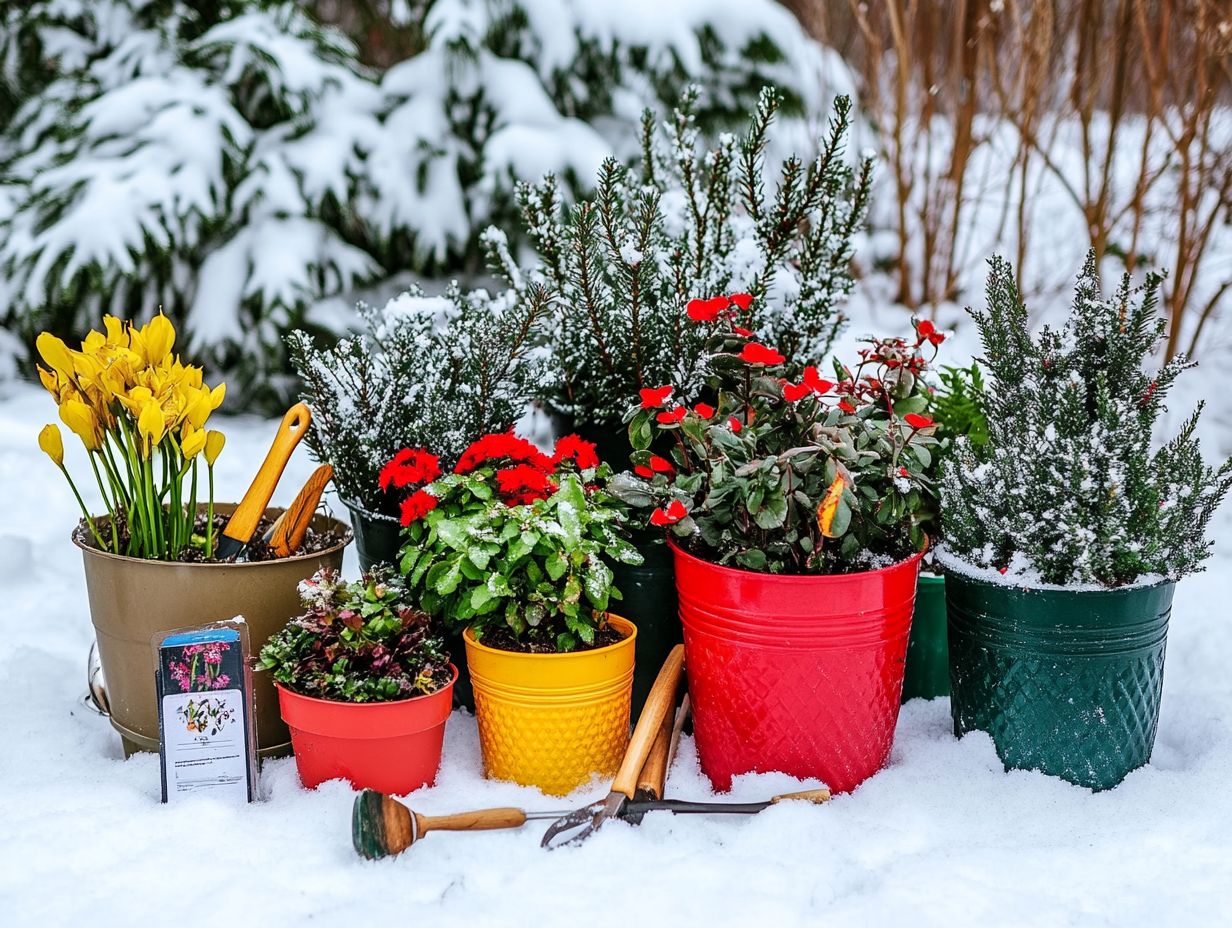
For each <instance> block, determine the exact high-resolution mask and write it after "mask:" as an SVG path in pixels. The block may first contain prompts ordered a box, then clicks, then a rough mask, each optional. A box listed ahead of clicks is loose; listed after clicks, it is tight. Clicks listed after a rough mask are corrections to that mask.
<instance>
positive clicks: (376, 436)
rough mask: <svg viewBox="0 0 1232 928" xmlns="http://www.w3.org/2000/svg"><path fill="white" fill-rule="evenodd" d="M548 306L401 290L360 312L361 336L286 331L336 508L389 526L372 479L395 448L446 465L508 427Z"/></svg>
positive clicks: (391, 510) (522, 297)
mask: <svg viewBox="0 0 1232 928" xmlns="http://www.w3.org/2000/svg"><path fill="white" fill-rule="evenodd" d="M548 301H549V297H548V294H547V292H546V291H545V290H543V288H541V287H538V286H535V285H529V286H527V287H526V288H524V289H523V290H521V291H513V290H510V291H506V292H503V293H501V294H498V295H496V296H491V295H490V294H488V292H487V291H484V290H475V291H470V292H464V291H462V290H461V289H460V288H459V287H457V286H456V285H454V286H451V287H450V288H449V289H448V290H447V291H446V293H445V295H444V296H439V297H427V296H424V295H423V293H422V292H421V291H419V290H415V289H412V290H410V291H408V292H407V293H405V294H403V295H401V296H399V297H395V298H394V299H393V300H390V301H389V303H388V304H387V305H386V306H385V307H384V308H383V309H381V310H375V309H372V308H370V307H366V306H361V307H360V316H361V318H362V320H363V323H364V325H365V329H366V331H365V332H364V333H362V334H359V335H355V336H352V337H350V338H344V339H342V340H340V341H338V342H337V343H335V344H333V345H330V346H321V345H319V344H317V342H316V341H315V340H314V339H313V338H312V337H311V336H310V335H309V334H308V333H307V332H302V331H298V332H293V333H292V334H291V335H290V336H289V337H288V344H289V345H290V350H291V359H292V362H293V363H294V365H295V369H296V371H297V372H298V373H299V375H300V377H302V378H303V381H304V392H303V398H304V400H305V401H306V402H307V403H308V404H309V405H310V406H311V407H312V413H313V422H312V430H311V431H310V432H309V433H308V442H309V444H310V445H311V447H312V450H313V452H314V453H315V454H316V455H317V457H318V458H319V459H320V460H323V461H328V462H329V463H330V464H332V465H333V468H334V481H335V483H336V484H337V485H338V488H339V490H340V491H341V492H342V497H343V499H344V500H347V501H348V502H350V503H352V504H355V505H358V506H359V507H360V508H362V509H365V510H367V511H369V512H373V513H383V514H386V515H390V516H392V515H394V514H395V513H397V511H398V509H397V506H398V500H397V498H396V497H394V496H390V495H389V494H388V493H387V492H386V490H387V489H388V487H387V486H383V485H382V482H381V481H380V473H381V468H382V467H383V466H384V465H385V464H386V462H388V461H389V460H390V459H391V458H393V456H394V454H395V452H397V451H398V449H399V448H403V447H405V446H408V445H410V446H421V447H428V448H432V449H434V450H435V451H436V453H437V455H439V456H440V457H441V458H442V459H444V461H445V463H446V466H449V467H452V466H453V464H454V463H455V462H456V461H457V460H458V457H459V456H460V455H461V454H462V451H463V450H464V449H465V448H466V447H467V445H469V444H470V443H471V442H472V441H474V440H475V439H476V438H478V437H479V436H480V435H484V434H486V433H488V432H492V431H500V430H502V429H507V428H510V427H511V426H512V425H513V423H514V422H515V421H517V419H518V418H519V417H520V416H521V415H522V413H523V411H524V410H525V409H526V407H527V406H528V405H529V403H530V402H531V398H532V397H533V396H534V394H535V393H536V392H537V391H538V390H539V389H540V388H541V385H542V377H543V376H544V371H545V368H546V365H545V364H544V363H543V360H542V358H541V357H540V355H541V352H540V350H539V349H538V348H537V347H536V341H537V339H538V338H539V334H538V328H539V326H540V325H541V323H542V321H543V320H544V319H545V318H546V317H547V315H548V313H549V307H548Z"/></svg>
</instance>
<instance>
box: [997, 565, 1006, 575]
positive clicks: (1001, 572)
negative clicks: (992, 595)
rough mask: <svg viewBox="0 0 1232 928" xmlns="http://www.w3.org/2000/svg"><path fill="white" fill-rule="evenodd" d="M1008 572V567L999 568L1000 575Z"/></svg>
mask: <svg viewBox="0 0 1232 928" xmlns="http://www.w3.org/2000/svg"><path fill="white" fill-rule="evenodd" d="M1007 570H1009V568H1008V567H998V568H997V573H999V574H1003V573H1005V572H1006V571H1007Z"/></svg>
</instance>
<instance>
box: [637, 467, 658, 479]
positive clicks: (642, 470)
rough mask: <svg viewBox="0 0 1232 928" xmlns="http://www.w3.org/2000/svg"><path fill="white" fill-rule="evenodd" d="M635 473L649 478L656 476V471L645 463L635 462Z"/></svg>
mask: <svg viewBox="0 0 1232 928" xmlns="http://www.w3.org/2000/svg"><path fill="white" fill-rule="evenodd" d="M633 473H635V474H637V475H638V476H639V477H645V478H646V479H647V480H649V479H650V478H651V477H653V476H654V471H653V470H651V469H650V468H649V467H647V466H646V465H645V464H635V465H634V467H633Z"/></svg>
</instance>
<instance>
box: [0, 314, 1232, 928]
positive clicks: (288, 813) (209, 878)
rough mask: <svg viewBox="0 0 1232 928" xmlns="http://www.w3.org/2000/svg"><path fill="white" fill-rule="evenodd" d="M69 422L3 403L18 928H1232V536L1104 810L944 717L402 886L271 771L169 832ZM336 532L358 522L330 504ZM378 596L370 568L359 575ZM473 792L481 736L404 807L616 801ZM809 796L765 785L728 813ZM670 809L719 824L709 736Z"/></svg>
mask: <svg viewBox="0 0 1232 928" xmlns="http://www.w3.org/2000/svg"><path fill="white" fill-rule="evenodd" d="M861 328H863V326H861ZM948 345H949V343H947V347H948ZM1212 377H1215V378H1217V377H1218V374H1217V373H1215V372H1212ZM1206 382H1207V384H1208V385H1210V384H1211V383H1212V380H1211V379H1210V378H1207V380H1206ZM52 418H54V413H53V410H52V406H51V402H50V400H49V398H48V397H47V396H46V395H45V394H43V393H42V392H41V391H38V390H36V389H34V388H32V387H29V386H24V385H21V386H16V387H14V388H13V389H12V391H11V392H10V394H9V396H8V398H6V399H3V400H0V485H3V486H4V487H5V499H4V506H3V510H0V583H3V585H4V588H5V589H6V591H7V593H8V597H9V599H8V602H7V603H6V608H5V610H4V611H3V613H0V732H3V733H4V736H5V742H6V744H5V750H4V751H3V752H2V753H0V821H3V822H4V823H5V824H4V835H5V839H6V840H5V841H4V844H3V850H0V863H2V865H0V911H3V912H4V913H5V914H4V918H3V922H4V924H5V925H14V926H25V925H51V924H70V923H86V922H88V923H89V924H91V925H94V926H100V928H101V926H110V925H128V924H132V923H133V921H135V920H136V919H137V918H142V917H145V916H146V915H147V914H148V913H149V912H151V911H154V912H168V913H170V912H177V911H186V910H187V909H186V906H190V905H192V906H196V907H197V908H198V909H199V910H200V911H206V910H208V912H209V914H210V917H211V919H212V920H215V921H216V922H218V923H223V922H224V921H225V920H239V921H241V923H243V924H260V925H268V926H278V925H302V924H304V923H305V922H307V921H308V920H309V919H310V918H314V919H315V920H317V921H318V922H320V923H322V924H347V925H355V924H381V923H391V922H393V920H395V919H397V920H398V921H399V922H402V921H408V920H409V921H411V922H415V923H418V922H425V921H426V922H427V923H430V924H433V925H437V926H448V925H462V924H466V925H493V924H528V923H531V921H532V919H533V922H534V924H536V925H542V926H557V925H559V926H568V928H577V926H579V925H584V926H587V928H590V926H596V928H601V926H608V925H612V926H617V925H619V926H628V925H629V924H644V925H648V926H651V925H666V924H705V925H714V926H725V925H733V926H736V925H739V926H748V925H750V924H753V925H762V924H773V925H786V926H794V925H817V924H825V925H827V926H844V925H853V926H867V925H883V924H884V925H891V924H913V925H921V926H928V925H939V926H946V928H955V926H961V925H985V924H996V925H1011V926H1013V925H1032V926H1034V925H1062V924H1070V925H1088V924H1095V925H1116V926H1131V925H1137V924H1150V925H1152V926H1162V925H1173V924H1176V925H1207V924H1219V923H1221V922H1222V920H1223V919H1224V918H1225V917H1226V913H1227V905H1228V887H1229V885H1232V854H1230V853H1229V852H1230V851H1232V803H1230V802H1229V800H1228V798H1227V790H1226V785H1227V781H1228V778H1229V776H1230V775H1232V731H1230V730H1229V727H1228V725H1227V719H1228V718H1230V717H1232V683H1230V682H1229V679H1228V675H1227V672H1226V655H1227V654H1228V653H1229V652H1230V651H1232V625H1229V623H1228V622H1227V621H1226V608H1225V604H1226V602H1227V600H1228V598H1229V596H1230V595H1232V511H1229V510H1228V509H1226V508H1225V510H1224V511H1223V512H1222V513H1220V514H1219V515H1218V516H1217V518H1216V522H1215V525H1213V530H1214V531H1215V533H1216V535H1217V537H1219V539H1220V540H1219V541H1218V542H1217V545H1216V554H1215V558H1214V560H1213V561H1212V563H1211V567H1210V569H1209V570H1208V571H1207V572H1206V573H1203V574H1199V575H1197V576H1195V577H1192V578H1189V579H1187V580H1185V581H1184V582H1182V583H1181V584H1180V586H1179V588H1178V591H1177V596H1176V602H1175V608H1174V611H1173V619H1174V621H1173V626H1172V635H1171V641H1170V642H1169V648H1168V651H1169V654H1168V667H1167V672H1166V675H1165V683H1164V700H1163V717H1162V721H1161V725H1160V733H1159V739H1158V741H1157V744H1156V749H1155V756H1154V760H1153V761H1152V763H1151V764H1150V765H1149V766H1148V767H1146V768H1143V769H1141V770H1139V771H1136V772H1135V773H1133V774H1131V775H1130V776H1129V778H1128V779H1127V780H1126V781H1125V783H1124V784H1122V785H1121V786H1120V787H1118V788H1117V789H1115V790H1112V791H1110V792H1106V793H1100V794H1092V793H1090V792H1088V791H1086V790H1083V789H1080V788H1078V787H1074V786H1070V785H1068V784H1066V783H1064V782H1062V781H1060V780H1056V779H1050V778H1048V777H1045V776H1043V775H1041V774H1038V773H1031V772H1014V773H1005V772H1004V771H1003V769H1002V767H1001V765H1000V763H999V762H998V761H997V758H996V756H995V754H994V752H993V749H992V745H991V742H990V741H989V739H988V738H987V736H985V735H983V734H974V735H969V736H968V737H966V738H964V739H962V740H961V741H957V740H955V739H954V738H953V736H952V735H951V732H950V727H949V725H950V723H949V707H948V703H947V701H946V700H944V699H940V700H935V701H933V702H924V701H921V700H916V701H913V702H912V703H909V704H908V705H907V706H905V707H904V709H903V712H902V715H901V717H900V721H899V726H898V733H897V737H896V741H895V746H894V751H893V754H892V756H891V759H890V764H889V766H888V767H887V769H886V770H884V771H882V772H881V773H879V774H878V775H877V776H875V777H873V778H872V779H871V780H869V781H868V782H867V783H866V784H864V785H863V786H862V787H861V788H860V789H859V790H857V791H856V792H855V793H854V794H852V795H849V796H841V797H838V798H836V799H834V800H833V801H832V802H830V803H829V804H827V805H824V806H818V807H814V806H802V805H784V806H780V807H776V808H772V809H770V810H768V811H766V812H764V813H762V814H761V815H759V816H757V817H754V818H743V817H741V818H737V817H732V818H730V819H727V818H718V817H704V818H677V819H673V818H672V817H670V816H667V815H663V814H654V815H649V816H647V817H646V819H645V821H644V822H643V823H642V825H641V826H640V827H636V828H635V827H632V826H629V825H625V824H622V823H613V824H611V825H609V826H607V827H606V828H605V829H604V830H603V831H602V832H600V833H599V834H598V835H596V836H595V837H594V838H593V839H592V840H591V841H589V842H588V843H587V844H585V845H583V846H581V847H578V848H569V849H565V850H559V851H554V852H550V853H549V852H546V851H542V850H540V849H539V847H538V841H539V838H540V836H541V835H542V830H543V827H544V825H542V824H539V825H530V826H527V827H526V828H524V829H522V830H520V831H514V832H491V833H487V834H473V835H466V834H461V835H454V834H433V835H430V836H428V837H427V838H426V839H424V841H423V843H422V844H420V845H418V846H416V847H414V848H412V849H411V851H410V852H408V853H407V854H405V855H404V856H402V857H401V858H398V859H395V860H387V861H381V862H376V863H372V862H364V861H361V860H360V859H359V858H358V857H356V856H355V854H354V852H353V851H352V849H351V845H350V812H351V803H352V799H353V797H354V793H353V791H352V790H351V789H350V788H349V787H348V786H346V785H345V784H343V783H340V782H333V783H328V784H326V785H324V786H322V787H321V788H319V789H317V790H315V791H307V790H304V789H303V788H302V787H301V786H300V784H299V781H298V779H297V777H296V774H295V765H294V761H293V760H292V759H290V758H288V759H282V760H276V761H272V762H270V763H267V764H266V765H265V767H264V770H263V772H262V779H261V790H262V794H263V796H264V801H263V802H260V803H257V804H255V805H252V806H250V807H244V808H239V809H236V808H234V807H232V806H230V805H228V804H226V803H222V802H218V801H212V800H209V799H195V800H192V801H188V802H185V803H182V804H179V805H175V806H163V805H161V804H160V802H159V780H158V763H157V758H156V757H153V756H149V755H145V756H138V757H135V758H133V759H132V760H128V761H124V760H123V759H122V754H121V751H120V743H119V738H118V737H117V736H116V735H115V734H114V733H113V731H112V730H111V728H110V726H109V725H108V724H107V722H106V721H105V720H104V719H101V718H99V717H97V716H95V715H94V714H93V713H92V712H91V711H89V710H88V709H85V708H83V707H82V705H81V703H80V697H81V695H82V693H83V692H84V684H85V681H84V671H85V656H86V652H87V650H88V648H89V643H90V640H91V635H92V632H91V627H90V624H89V618H88V611H87V605H86V595H85V584H84V580H83V575H82V570H81V565H80V556H79V554H78V552H77V551H76V550H75V549H74V548H73V547H72V545H71V544H70V543H69V541H68V527H69V525H70V524H71V523H72V522H73V520H74V519H75V513H74V508H73V503H72V498H71V496H70V494H69V493H68V492H67V489H66V488H65V487H64V486H63V480H62V478H61V477H60V475H59V473H58V472H57V471H56V470H55V469H54V468H53V467H52V466H51V464H50V462H48V461H47V460H46V459H45V458H44V457H43V456H42V455H41V453H40V452H39V451H38V449H37V447H36V443H35V435H36V433H37V430H38V428H39V427H40V426H41V424H42V423H43V422H44V421H47V420H48V419H52ZM221 427H222V428H224V429H225V431H226V432H227V435H228V442H227V448H226V449H225V450H224V452H223V454H222V457H221V458H220V459H219V464H218V475H217V476H218V484H219V497H220V498H234V497H236V496H238V495H239V494H240V493H241V492H242V491H243V489H244V487H245V485H246V483H247V481H248V479H249V478H250V477H251V475H252V473H253V472H254V471H255V469H256V467H257V465H258V463H259V461H260V460H261V457H262V456H263V454H264V451H265V448H266V446H267V444H268V442H269V440H270V436H271V434H272V432H273V428H274V425H273V422H271V421H263V420H259V419H255V418H249V417H245V418H239V419H229V420H226V421H224V422H223V423H222V425H221ZM67 453H68V464H69V466H70V469H72V470H73V471H74V472H76V473H81V472H82V470H83V468H85V463H84V460H82V457H81V452H80V450H79V448H77V447H70V448H69V450H68V452H67ZM312 466H313V465H312V462H311V460H310V459H309V458H308V456H307V455H306V454H305V453H304V451H303V450H301V451H299V452H297V454H296V455H295V457H294V459H293V460H292V462H291V465H290V467H289V468H288V472H287V474H286V475H285V476H284V478H283V480H282V482H281V484H280V489H279V491H278V493H277V494H276V495H275V499H274V502H275V503H281V504H284V505H285V504H286V503H287V502H288V501H289V500H290V498H291V496H292V495H293V494H294V492H295V490H296V488H297V487H298V486H299V484H300V483H301V482H302V481H303V480H304V479H306V477H307V476H308V474H309V473H310V471H311V469H312ZM86 470H87V472H88V468H86ZM86 490H88V488H87V487H84V486H83V491H86ZM86 495H87V498H91V496H90V494H89V493H88V492H87V493H86ZM331 505H332V506H333V508H334V510H335V511H336V512H337V511H341V506H340V505H339V504H338V503H337V500H336V499H332V500H331ZM356 570H357V568H356V563H355V560H354V553H353V551H348V552H347V560H346V563H345V567H344V572H345V573H346V574H347V575H348V576H354V575H355V573H356ZM151 606H152V607H156V604H151ZM479 770H480V760H479V747H478V739H477V735H476V731H475V724H474V720H473V719H472V718H471V717H470V716H469V715H468V714H466V713H464V712H457V713H455V714H454V715H453V717H452V718H451V719H450V722H449V725H448V729H447V733H446V744H445V753H444V763H443V766H442V769H441V774H440V777H439V779H438V783H437V786H435V787H434V788H431V789H424V790H419V791H417V792H416V793H414V794H413V795H412V796H411V797H410V798H409V800H408V801H409V803H410V804H411V805H412V806H413V807H414V808H415V809H417V810H420V811H423V812H425V813H428V814H433V813H443V812H449V811H461V810H465V809H470V808H479V807H486V806H497V805H518V806H522V807H526V808H532V809H540V810H543V809H557V808H560V809H567V808H571V807H573V806H576V805H580V804H582V803H583V802H586V801H589V800H593V799H597V798H599V797H600V796H601V795H602V794H603V792H604V789H603V786H602V785H601V784H596V785H594V786H592V787H590V788H588V789H584V790H581V791H579V792H578V793H576V794H575V795H574V796H572V797H570V798H569V799H567V800H560V799H554V798H551V797H545V796H543V795H541V794H539V793H538V792H537V791H536V790H533V789H529V788H522V787H517V786H513V785H511V784H503V783H494V782H488V781H485V780H483V779H482V778H481V777H480V774H479ZM811 785H815V784H813V783H805V784H799V783H796V782H795V781H793V780H791V779H789V778H787V777H785V776H782V775H778V774H765V775H761V776H748V777H744V778H740V779H738V780H737V782H736V784H735V786H734V788H733V790H732V793H731V794H730V797H729V798H733V799H749V800H752V799H758V798H765V797H767V796H769V795H773V794H776V793H779V792H784V791H788V790H793V789H799V788H806V787H807V786H811ZM668 792H669V794H670V795H672V796H674V797H677V798H686V799H702V798H707V797H709V796H710V790H709V788H708V786H707V784H706V782H705V781H704V779H703V778H702V776H701V774H700V772H699V770H698V767H697V761H696V755H695V752H694V748H693V744H692V741H691V740H690V739H689V738H688V737H687V736H686V737H685V738H684V740H683V741H682V743H681V750H680V755H679V757H678V758H677V761H676V764H675V766H674V767H673V769H672V772H671V777H670V779H669V785H668ZM177 853H182V854H183V857H182V858H177V857H175V856H174V855H176V854H177ZM203 874H204V875H203ZM204 892H208V893H209V895H208V900H207V899H206V898H203V897H201V894H202V893H204Z"/></svg>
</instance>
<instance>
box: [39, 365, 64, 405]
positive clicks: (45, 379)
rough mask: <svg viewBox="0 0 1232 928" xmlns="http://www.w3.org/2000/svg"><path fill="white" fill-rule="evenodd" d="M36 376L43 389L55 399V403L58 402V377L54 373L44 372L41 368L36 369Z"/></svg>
mask: <svg viewBox="0 0 1232 928" xmlns="http://www.w3.org/2000/svg"><path fill="white" fill-rule="evenodd" d="M38 375H39V380H40V381H41V382H42V384H43V387H44V389H46V390H47V392H48V393H50V394H51V395H52V396H54V397H55V398H56V402H57V403H58V402H60V376H59V375H58V374H57V373H56V372H55V371H49V370H45V369H44V368H42V367H41V366H40V367H39V368H38Z"/></svg>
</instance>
